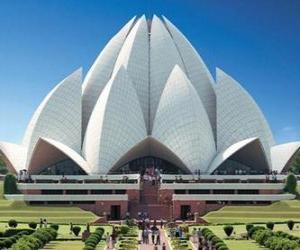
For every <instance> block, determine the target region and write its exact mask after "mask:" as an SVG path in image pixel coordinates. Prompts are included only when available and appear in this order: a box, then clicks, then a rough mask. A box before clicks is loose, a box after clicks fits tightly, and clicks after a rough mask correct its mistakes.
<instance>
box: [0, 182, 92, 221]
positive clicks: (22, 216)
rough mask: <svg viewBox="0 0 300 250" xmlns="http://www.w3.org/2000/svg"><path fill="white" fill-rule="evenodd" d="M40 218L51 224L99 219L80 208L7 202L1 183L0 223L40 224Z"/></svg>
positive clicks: (1, 183)
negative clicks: (15, 221)
mask: <svg viewBox="0 0 300 250" xmlns="http://www.w3.org/2000/svg"><path fill="white" fill-rule="evenodd" d="M40 218H46V219H47V220H48V222H50V223H58V224H60V223H62V224H69V223H70V222H72V223H74V224H86V223H87V222H93V221H95V220H96V219H97V218H98V217H97V216H96V215H94V214H93V213H92V212H88V211H84V210H82V209H80V208H78V207H58V206H49V205H45V206H29V205H27V204H26V203H25V202H22V201H11V200H5V199H4V197H3V182H0V222H7V221H8V220H10V219H15V220H17V221H19V222H30V221H35V222H39V220H40Z"/></svg>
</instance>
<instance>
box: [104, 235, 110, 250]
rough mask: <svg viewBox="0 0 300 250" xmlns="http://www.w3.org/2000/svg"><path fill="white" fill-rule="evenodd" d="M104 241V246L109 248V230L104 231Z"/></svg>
mask: <svg viewBox="0 0 300 250" xmlns="http://www.w3.org/2000/svg"><path fill="white" fill-rule="evenodd" d="M105 242H106V247H107V248H110V244H109V243H110V235H109V232H107V233H106V238H105Z"/></svg>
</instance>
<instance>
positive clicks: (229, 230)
mask: <svg viewBox="0 0 300 250" xmlns="http://www.w3.org/2000/svg"><path fill="white" fill-rule="evenodd" d="M223 230H224V232H225V234H226V235H227V236H228V237H229V236H230V235H231V234H232V232H233V226H231V225H226V226H224V227H223Z"/></svg>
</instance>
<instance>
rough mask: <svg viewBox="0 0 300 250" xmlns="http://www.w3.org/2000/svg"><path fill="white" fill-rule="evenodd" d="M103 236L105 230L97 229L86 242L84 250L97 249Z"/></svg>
mask: <svg viewBox="0 0 300 250" xmlns="http://www.w3.org/2000/svg"><path fill="white" fill-rule="evenodd" d="M103 234H104V229H103V228H102V227H97V228H96V230H95V232H94V233H92V234H91V235H90V236H89V237H88V238H87V239H86V240H85V242H84V248H83V250H93V249H95V248H96V246H97V245H98V243H99V242H100V241H101V239H102V236H103Z"/></svg>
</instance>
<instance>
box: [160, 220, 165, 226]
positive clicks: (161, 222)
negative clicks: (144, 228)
mask: <svg viewBox="0 0 300 250" xmlns="http://www.w3.org/2000/svg"><path fill="white" fill-rule="evenodd" d="M163 226H164V221H163V219H160V228H163Z"/></svg>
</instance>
